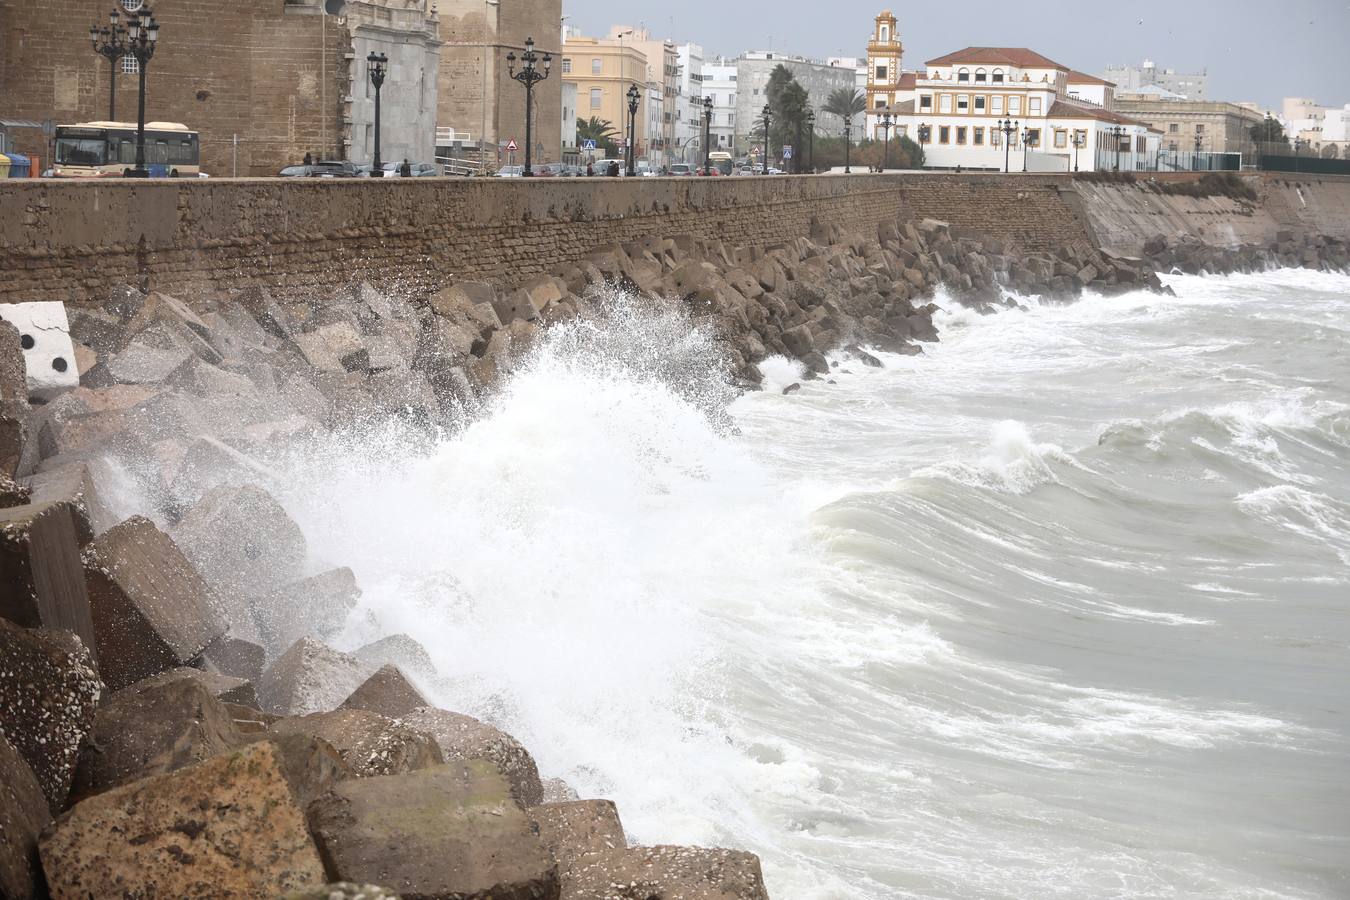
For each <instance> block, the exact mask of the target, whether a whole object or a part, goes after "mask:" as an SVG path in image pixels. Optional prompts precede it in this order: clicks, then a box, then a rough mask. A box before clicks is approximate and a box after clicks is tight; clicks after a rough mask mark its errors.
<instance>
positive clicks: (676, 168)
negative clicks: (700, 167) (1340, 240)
mask: <svg viewBox="0 0 1350 900" xmlns="http://www.w3.org/2000/svg"><path fill="white" fill-rule="evenodd" d="M670 174H672V175H693V174H694V167H693V166H691V165H689V163H671V165H670Z"/></svg>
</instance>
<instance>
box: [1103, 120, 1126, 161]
mask: <svg viewBox="0 0 1350 900" xmlns="http://www.w3.org/2000/svg"><path fill="white" fill-rule="evenodd" d="M1106 133H1107V134H1109V135H1111V140H1112V141H1114V142H1115V145H1116V165H1115V171H1117V172H1119V171H1120V139H1121V138H1123V137H1124V136H1125V129H1124V128H1121V127H1120V126H1119V125H1113V126H1112V127H1110V128H1108V129H1106Z"/></svg>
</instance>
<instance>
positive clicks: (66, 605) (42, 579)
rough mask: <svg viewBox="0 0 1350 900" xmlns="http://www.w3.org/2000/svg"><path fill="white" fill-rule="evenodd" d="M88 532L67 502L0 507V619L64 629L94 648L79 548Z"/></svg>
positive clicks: (78, 514)
mask: <svg viewBox="0 0 1350 900" xmlns="http://www.w3.org/2000/svg"><path fill="white" fill-rule="evenodd" d="M88 528H89V526H88V523H87V522H85V521H84V520H83V519H82V518H81V511H80V509H79V508H78V507H77V506H76V505H75V504H73V503H71V502H68V501H56V502H49V503H29V504H27V505H24V506H13V507H9V508H8V509H0V585H3V586H4V589H3V591H0V616H3V617H4V618H6V619H9V620H10V621H11V622H16V623H18V624H19V625H23V626H26V627H30V628H32V627H37V626H39V625H42V626H45V627H47V628H64V629H66V630H67V631H71V632H73V633H74V634H76V635H77V636H78V637H79V638H80V640H81V641H83V642H84V644H85V646H86V647H90V648H92V647H93V646H94V620H93V617H92V615H91V614H90V610H89V593H88V591H87V590H86V589H85V585H84V566H83V563H82V562H81V561H80V546H79V538H80V535H82V534H85V533H87V532H88Z"/></svg>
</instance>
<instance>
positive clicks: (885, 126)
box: [877, 109, 894, 172]
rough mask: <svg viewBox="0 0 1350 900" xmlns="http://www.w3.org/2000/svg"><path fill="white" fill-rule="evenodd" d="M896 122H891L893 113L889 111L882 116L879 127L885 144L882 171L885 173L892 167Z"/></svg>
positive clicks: (882, 154)
mask: <svg viewBox="0 0 1350 900" xmlns="http://www.w3.org/2000/svg"><path fill="white" fill-rule="evenodd" d="M893 124H894V122H893V121H892V120H891V111H890V109H887V110H886V111H885V112H884V113H882V114H881V124H880V125H878V126H877V127H878V128H880V129H881V139H882V140H883V141H884V142H885V143H884V145H883V146H882V149H881V171H882V172H885V171H886V170H887V169H889V168H890V167H891V126H892V125H893Z"/></svg>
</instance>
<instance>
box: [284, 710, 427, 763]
mask: <svg viewBox="0 0 1350 900" xmlns="http://www.w3.org/2000/svg"><path fill="white" fill-rule="evenodd" d="M267 731H268V733H269V734H276V735H285V734H309V735H313V736H315V737H319V738H323V739H324V740H325V741H327V742H328V743H329V744H331V745H332V746H333V748H334V749H335V750H337V752H338V754H339V755H340V756H341V757H342V759H343V760H344V761H345V762H346V763H347V765H349V766H351V768H352V770H353V771H354V772H355V773H356V774H357V775H360V776H371V775H397V774H400V773H402V772H411V771H413V770H415V769H425V768H426V767H427V766H434V765H440V764H441V763H442V762H444V759H443V758H442V755H441V751H440V748H439V747H438V746H437V744H436V741H435V740H434V739H433V738H432V737H431V735H429V734H427V733H426V732H423V731H419V730H417V729H415V728H410V727H408V726H406V725H405V724H404V723H402V722H396V721H394V720H393V719H390V718H388V717H386V716H382V715H379V714H378V713H373V712H370V711H369V710H365V709H337V710H333V711H332V712H321V713H311V714H309V715H305V716H292V717H289V718H285V719H281V720H280V721H277V722H275V723H273V724H272V726H271V727H270V728H268V730H267Z"/></svg>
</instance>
